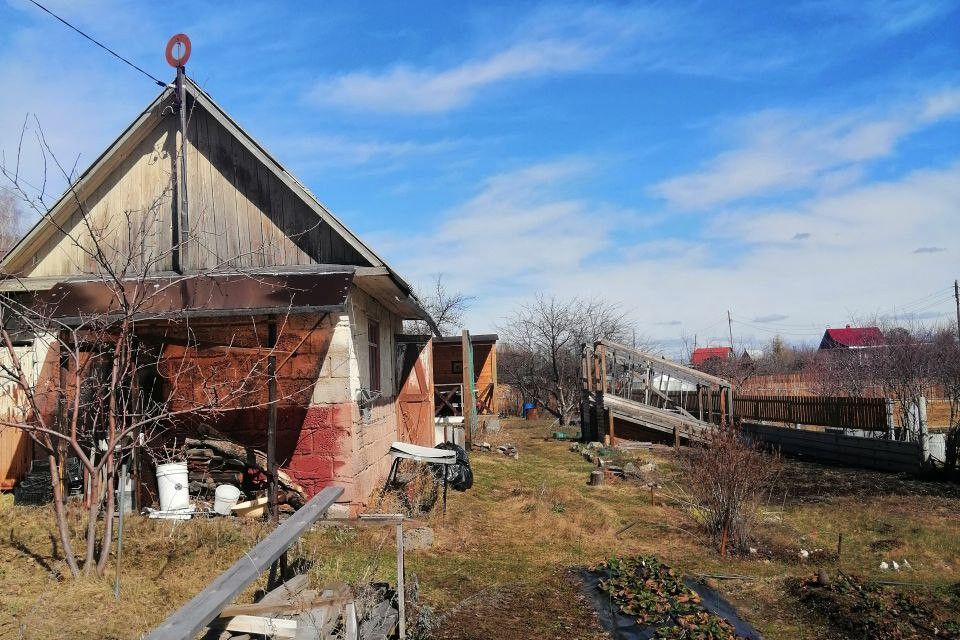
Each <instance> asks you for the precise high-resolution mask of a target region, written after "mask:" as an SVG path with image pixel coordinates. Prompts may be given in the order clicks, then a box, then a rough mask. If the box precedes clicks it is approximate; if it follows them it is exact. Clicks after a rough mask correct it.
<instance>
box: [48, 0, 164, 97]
mask: <svg viewBox="0 0 960 640" xmlns="http://www.w3.org/2000/svg"><path fill="white" fill-rule="evenodd" d="M30 2H32V3H33V4H35V5H36V6H38V7H39V8H41V9H43V10H44V11H46V12H47V13H49V14H50V15H51V16H53V17H54V18H56V19H57V20H59V21H60V22H62V23H63V24H65V25H67V26H68V27H70V28H71V29H73V30H74V31H76V32H77V33H79V34H80V35H82V36H83V37H84V38H86V39H87V40H89V41H90V42H92V43H93V44H95V45H97V46H98V47H100V48H101V49H103V50H104V51H106V52H107V53H109V54H110V55H112V56H113V57H115V58H117V59H118V60H120V61H122V62H124V63H126V64H127V65H129V66H131V67H133V68H134V69H136V70H137V71H139V72H140V73H142V74H143V75H145V76H147V77H148V78H150V79H151V80H153V81H154V82H156V83H157V84H158V85H160V86H161V87H166V86H167V83H166V82H164V81H162V80H160V79H158V78H157V77H156V76H154V75H151V74H150V73H147V72H146V71H144V70H143V69H141V68H140V67H138V66H137V65H135V64H133V63H132V62H130V61H129V60H127V59H126V58H124V57H123V56H122V55H120V54H119V53H117V52H116V51H114V50H113V49H111V48H110V47H108V46H106V45H105V44H102V43H100V42H98V41H96V40H94V39H93V38H91V37H90V36H88V35H87V34H86V33H84V32H83V31H81V30H80V29H78V28H77V27H75V26H73V25H72V24H70V23H69V22H67V21H66V20H64V19H63V18H61V17H60V16H58V15H57V14H55V13H54V12H53V11H50V9H47V8H46V7H45V6H43V5H42V4H40V3H39V2H37V0H30Z"/></svg>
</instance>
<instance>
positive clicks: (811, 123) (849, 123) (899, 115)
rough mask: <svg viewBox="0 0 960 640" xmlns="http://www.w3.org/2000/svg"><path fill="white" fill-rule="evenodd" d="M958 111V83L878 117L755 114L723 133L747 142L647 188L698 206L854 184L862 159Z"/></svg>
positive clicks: (668, 198)
mask: <svg viewBox="0 0 960 640" xmlns="http://www.w3.org/2000/svg"><path fill="white" fill-rule="evenodd" d="M958 114H960V90H957V89H951V90H947V91H943V92H941V93H938V94H934V95H930V96H927V97H925V98H924V99H922V100H920V101H919V104H918V105H911V106H909V107H901V108H898V109H895V110H893V111H892V112H891V113H889V114H886V115H883V116H873V117H869V116H867V115H865V114H860V113H850V114H845V115H841V116H833V117H826V118H817V117H811V116H809V115H806V116H805V115H801V114H796V113H791V112H785V111H765V112H761V113H757V114H753V115H751V116H748V117H745V118H742V119H741V120H739V121H737V122H735V123H734V124H733V125H732V126H730V127H729V129H728V132H727V133H728V137H731V138H733V139H736V140H745V142H744V143H743V144H742V145H739V146H738V147H736V148H734V149H732V150H729V151H724V152H722V153H720V154H719V155H717V156H716V157H714V158H713V159H711V160H709V161H707V162H706V163H705V164H704V165H703V167H702V168H701V169H700V170H698V171H695V172H693V173H688V174H683V175H679V176H675V177H672V178H668V179H666V180H663V181H661V182H660V183H658V184H656V185H654V187H653V189H652V192H653V194H654V195H656V196H659V197H661V198H663V199H665V200H666V201H668V202H669V203H670V204H671V205H673V206H675V207H678V208H683V209H698V208H705V207H711V206H716V205H719V204H724V203H728V202H733V201H737V200H740V199H745V198H751V197H756V196H765V195H769V194H774V193H775V194H778V195H782V194H783V193H785V192H789V191H791V190H795V189H804V188H811V187H819V188H821V189H823V190H826V191H835V190H837V189H839V188H843V187H845V186H849V185H850V184H852V183H853V182H856V181H857V180H858V179H859V178H860V177H861V175H862V167H863V165H864V163H867V162H869V161H871V160H875V159H878V158H882V157H886V156H889V155H890V154H892V153H893V152H894V150H895V148H896V145H897V143H898V142H900V141H901V140H902V139H903V138H904V137H906V136H907V135H909V134H911V133H914V132H916V131H918V130H920V129H923V128H925V127H928V126H931V125H933V124H935V123H937V122H939V121H942V120H944V119H947V118H952V117H955V116H957V115H958Z"/></svg>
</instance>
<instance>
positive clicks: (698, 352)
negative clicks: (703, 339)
mask: <svg viewBox="0 0 960 640" xmlns="http://www.w3.org/2000/svg"><path fill="white" fill-rule="evenodd" d="M731 356H733V349H731V348H730V347H700V348H699V349H694V350H693V353H692V354H691V356H690V361H691V362H692V363H693V366H695V367H699V366H700V365H702V364H703V363H704V362H706V361H707V360H712V359H714V358H716V359H717V360H723V359H725V358H729V357H731Z"/></svg>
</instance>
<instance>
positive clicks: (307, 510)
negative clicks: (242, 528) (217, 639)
mask: <svg viewBox="0 0 960 640" xmlns="http://www.w3.org/2000/svg"><path fill="white" fill-rule="evenodd" d="M342 493H343V489H342V488H341V487H327V488H326V489H324V490H323V491H321V492H320V493H318V494H317V495H315V496H314V497H313V498H312V499H311V500H310V501H309V502H307V504H305V505H304V506H303V507H302V508H301V509H300V510H299V511H297V512H296V513H294V514H293V515H292V516H290V519H289V520H287V521H286V522H284V523H283V524H281V525H280V526H279V527H277V528H276V529H274V530H273V532H272V533H270V535H268V536H267V537H266V538H264V539H263V540H261V541H260V542H259V543H258V544H257V545H256V546H254V547H253V548H252V549H251V550H250V551H249V552H247V553H245V554H244V555H243V557H241V558H240V559H239V560H237V561H236V562H235V563H234V564H233V565H232V566H231V567H230V568H229V569H227V570H226V571H224V572H223V573H221V574H220V575H219V576H217V577H216V578H215V579H214V580H213V582H211V583H210V585H209V586H207V588H206V589H204V590H203V591H201V592H200V593H198V594H197V595H195V596H194V597H193V598H192V599H191V600H190V601H189V602H187V603H186V604H185V605H183V606H182V607H180V608H179V609H178V610H177V611H175V612H174V613H173V615H171V616H170V617H169V618H167V619H166V620H164V621H163V622H162V623H160V625H159V626H157V627H156V628H155V629H154V630H153V631H151V632H150V633H149V634H148V635H147V636H146V637H145V639H144V640H182V639H183V638H193V637H194V636H196V634H197V633H199V632H200V631H201V630H202V629H203V628H204V627H206V626H207V625H208V624H209V623H210V621H211V620H213V619H214V618H216V617H217V615H218V614H219V613H220V611H222V610H223V608H224V607H226V606H227V605H228V604H230V603H231V602H233V600H234V599H235V598H236V597H237V596H238V595H239V594H240V592H242V591H243V590H244V589H245V588H246V587H247V585H249V584H250V583H251V582H253V581H254V580H255V579H256V578H257V576H258V575H260V574H261V573H262V572H263V571H265V570H266V569H268V568H269V567H270V565H271V564H272V563H273V562H274V561H275V560H276V559H277V558H279V557H280V555H281V554H282V553H283V552H284V551H286V550H287V549H288V548H289V547H290V545H292V544H293V543H294V542H295V541H296V540H297V538H299V537H300V536H301V535H303V534H304V533H305V532H306V531H307V530H308V529H309V528H310V527H311V526H312V525H313V523H314V522H316V521H317V520H319V519H320V518H321V516H323V514H324V513H326V511H327V509H329V508H330V505H332V504H333V503H334V502H335V501H336V499H337V498H339V497H340V495H341V494H342Z"/></svg>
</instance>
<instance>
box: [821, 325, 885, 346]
mask: <svg viewBox="0 0 960 640" xmlns="http://www.w3.org/2000/svg"><path fill="white" fill-rule="evenodd" d="M881 344H883V332H882V331H880V329H879V327H851V326H850V325H847V326H846V327H843V328H842V329H827V330H826V331H825V332H824V334H823V339H822V340H821V341H820V348H821V349H836V348H844V347H846V348H848V349H862V348H864V347H875V346H877V345H881Z"/></svg>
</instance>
